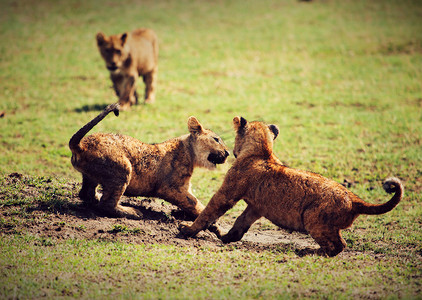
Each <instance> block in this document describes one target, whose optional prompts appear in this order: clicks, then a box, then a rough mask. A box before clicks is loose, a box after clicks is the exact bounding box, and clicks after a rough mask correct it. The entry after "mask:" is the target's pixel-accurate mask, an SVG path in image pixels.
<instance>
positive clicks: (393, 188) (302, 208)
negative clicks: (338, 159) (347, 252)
mask: <svg viewBox="0 0 422 300" xmlns="http://www.w3.org/2000/svg"><path fill="white" fill-rule="evenodd" d="M233 123H234V128H235V131H236V139H235V146H234V150H233V154H234V155H235V157H237V159H236V161H235V163H234V164H233V166H232V167H231V168H230V169H229V171H228V172H227V175H226V177H225V179H224V182H223V184H222V186H221V187H220V189H219V190H218V191H217V193H216V194H215V195H214V196H213V197H212V198H211V200H210V202H209V203H208V205H207V206H206V208H205V209H204V211H203V212H202V213H201V214H200V215H199V217H198V218H197V219H196V220H195V222H194V223H193V224H192V225H191V226H188V224H181V225H180V227H179V229H180V231H181V232H182V233H184V234H185V235H188V236H194V235H196V234H197V233H198V232H199V231H201V230H204V229H206V228H207V227H208V226H209V225H210V224H213V223H214V222H215V220H217V219H218V218H219V217H220V216H222V215H223V214H224V213H225V212H226V211H227V210H228V209H230V208H231V207H233V205H235V204H236V203H237V201H239V200H240V199H243V200H244V201H245V202H246V203H247V204H248V206H247V208H246V209H245V211H244V212H243V213H242V214H241V215H240V216H239V217H238V218H237V220H236V222H235V223H234V226H233V228H232V229H230V231H229V232H228V233H227V234H226V235H224V236H222V238H221V239H222V241H223V242H224V243H229V242H234V241H238V240H240V239H241V238H242V237H243V235H244V234H245V232H246V231H248V229H249V227H250V226H251V225H252V224H253V223H254V222H255V221H256V220H258V219H259V218H260V217H265V218H267V219H268V220H270V221H271V222H273V223H274V224H275V225H277V226H279V227H282V228H286V229H289V230H296V231H300V232H304V233H309V234H310V235H311V236H312V237H313V238H314V240H315V241H316V242H317V243H318V244H319V245H320V246H321V249H322V250H323V251H324V252H325V253H326V254H328V255H329V256H335V255H337V254H338V253H340V252H341V251H342V250H343V249H344V248H345V247H346V242H345V241H344V239H343V238H342V237H341V234H340V230H341V229H345V228H348V227H349V226H351V225H352V223H353V221H354V220H355V219H356V217H357V216H359V215H360V214H369V215H378V214H383V213H386V212H388V211H390V210H392V209H393V208H394V207H395V206H396V205H397V204H398V203H399V202H400V200H401V198H402V195H403V186H402V184H401V182H400V180H399V179H397V178H389V179H387V180H386V181H385V182H384V184H383V187H384V189H385V191H386V192H387V193H395V194H394V196H393V197H392V198H391V199H390V200H389V201H388V202H386V203H384V204H380V205H377V204H370V203H366V202H364V201H363V200H361V199H360V198H359V197H358V196H356V195H355V194H353V193H352V192H350V191H349V190H347V189H346V188H345V187H343V186H342V185H340V184H338V183H336V182H334V181H333V180H330V179H327V178H325V177H323V176H321V175H318V174H314V173H311V172H306V171H300V170H296V169H292V168H288V167H286V166H284V165H283V164H282V163H281V162H280V160H278V158H277V157H276V156H275V154H274V153H273V140H274V139H275V138H276V137H277V135H278V133H279V130H278V128H277V126H275V125H269V126H268V125H266V124H264V123H262V122H247V121H246V120H245V119H244V118H240V117H235V118H234V119H233Z"/></svg>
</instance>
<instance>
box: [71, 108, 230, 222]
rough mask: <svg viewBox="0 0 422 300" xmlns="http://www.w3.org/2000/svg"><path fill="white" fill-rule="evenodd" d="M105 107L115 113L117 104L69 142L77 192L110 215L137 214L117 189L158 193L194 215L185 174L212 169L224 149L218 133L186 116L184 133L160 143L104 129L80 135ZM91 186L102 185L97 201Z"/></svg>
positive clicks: (221, 160)
mask: <svg viewBox="0 0 422 300" xmlns="http://www.w3.org/2000/svg"><path fill="white" fill-rule="evenodd" d="M111 111H114V112H115V114H116V115H117V114H118V104H112V105H109V106H107V107H106V108H105V109H104V111H103V112H101V113H100V114H99V115H98V116H97V117H96V118H94V119H93V120H92V121H90V122H89V123H88V124H86V125H85V126H84V127H82V128H81V129H80V130H79V131H78V132H76V133H75V134H74V135H73V137H72V138H71V139H70V141H69V148H70V150H71V151H72V160H71V161H72V165H73V166H74V168H75V169H76V170H78V171H79V172H81V173H82V188H81V191H80V192H79V197H80V198H81V199H82V200H83V201H84V202H85V203H86V204H89V205H95V206H99V208H100V209H102V210H103V211H104V212H105V213H106V214H108V215H110V216H113V217H127V218H134V219H139V218H140V217H141V215H140V213H139V212H138V211H137V210H135V209H134V208H131V207H124V206H121V205H119V200H120V197H121V196H122V195H123V194H124V195H128V196H145V197H158V198H162V199H164V200H166V201H168V202H170V203H172V204H174V205H176V206H178V207H179V208H181V209H183V210H184V211H185V212H187V213H188V214H190V215H192V216H193V217H197V216H198V215H199V213H200V212H201V211H202V210H203V208H204V206H203V205H202V203H201V202H199V201H198V200H197V199H196V198H195V196H194V195H192V193H191V190H190V179H191V176H192V173H193V170H194V168H195V167H205V168H208V169H211V170H212V169H215V167H216V165H217V164H222V163H224V162H225V161H226V158H227V156H228V155H229V152H228V149H227V147H226V145H225V144H224V142H223V141H222V140H221V138H220V137H219V136H218V135H216V134H215V133H214V132H212V131H211V130H208V129H205V128H203V127H202V125H201V124H200V123H199V122H198V120H197V119H196V118H195V117H190V118H189V120H188V128H189V132H190V134H186V135H183V136H181V137H177V138H173V139H170V140H168V141H165V142H163V143H161V144H152V145H150V144H145V143H143V142H141V141H139V140H137V139H135V138H132V137H130V136H125V135H118V134H109V133H94V134H92V135H90V136H87V137H84V136H85V135H86V134H87V133H88V132H89V131H90V130H91V129H92V128H93V127H94V126H95V125H96V124H98V122H100V121H101V120H102V119H104V118H105V117H106V116H107V114H109V113H110V112H111ZM97 185H101V186H102V189H103V195H102V197H101V200H99V199H98V197H97V195H96V187H97Z"/></svg>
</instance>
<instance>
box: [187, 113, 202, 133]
mask: <svg viewBox="0 0 422 300" xmlns="http://www.w3.org/2000/svg"><path fill="white" fill-rule="evenodd" d="M188 128H189V132H190V133H201V132H202V130H203V128H202V125H201V123H199V121H198V119H197V118H195V117H193V116H192V117H189V119H188Z"/></svg>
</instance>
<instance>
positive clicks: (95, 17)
mask: <svg viewBox="0 0 422 300" xmlns="http://www.w3.org/2000/svg"><path fill="white" fill-rule="evenodd" d="M421 15H422V5H421V4H420V1H411V0H404V1H398V0H388V1H380V0H379V1H378V0H376V1H369V2H368V1H349V0H347V1H341V2H335V1H313V2H310V3H307V2H298V1H288V0H283V1H273V0H268V1H260V2H257V1H252V0H246V1H238V0H233V1H217V2H208V1H194V2H193V1H188V0H182V1H135V0H133V1H120V2H117V1H111V0H110V1H105V2H104V1H96V0H90V1H81V0H72V1H53V0H41V1H37V2H34V1H30V0H23V1H18V2H16V1H12V0H5V1H2V2H1V3H0V32H1V36H2V39H1V41H0V54H1V58H0V70H1V72H0V82H1V83H0V86H1V90H2V93H1V94H0V111H4V112H5V116H4V117H3V118H1V119H0V124H1V125H0V126H1V130H0V153H1V155H0V175H5V174H9V173H12V172H19V173H23V174H26V175H30V177H28V178H29V179H28V180H33V181H34V182H33V183H32V184H36V185H37V186H39V188H40V193H39V194H38V195H37V196H36V197H35V198H34V197H33V198H30V199H28V198H27V197H26V196H25V192H24V190H22V189H20V188H19V186H12V187H11V186H2V187H1V189H2V193H3V194H8V195H9V196H8V198H7V200H5V201H3V202H2V203H0V205H1V206H6V205H8V206H15V207H16V208H17V209H16V210H17V213H18V211H19V208H20V207H25V206H31V205H35V204H38V203H40V202H41V203H44V204H45V205H47V206H49V207H51V209H52V210H53V211H54V208H55V207H56V208H57V207H58V206H60V205H66V202H65V201H64V200H63V199H66V197H67V196H68V194H66V193H68V190H64V189H62V188H61V186H62V185H63V184H64V182H67V181H71V182H73V181H78V182H79V181H80V174H79V173H78V172H77V171H75V170H74V169H73V168H72V166H71V164H70V151H69V149H68V146H67V144H68V141H69V139H70V137H71V136H72V134H73V133H74V132H76V130H78V129H79V128H80V127H81V126H82V125H83V124H85V123H86V122H87V121H89V120H90V119H92V118H93V117H94V116H95V115H97V114H98V112H99V110H100V109H101V108H102V107H104V106H106V105H107V104H108V103H111V102H113V101H115V100H116V97H115V95H114V94H113V91H112V89H111V84H110V81H109V79H108V74H107V72H106V70H105V67H104V63H103V61H102V60H101V58H100V55H99V53H98V51H97V49H96V45H95V34H96V33H97V32H98V31H103V32H104V33H106V34H114V33H120V32H123V31H126V30H130V29H134V28H137V27H150V28H153V29H154V30H155V31H156V32H157V34H158V36H159V40H160V58H159V66H160V69H159V82H158V86H157V89H158V90H157V101H156V103H155V104H154V105H148V106H144V105H139V106H137V107H134V108H133V109H132V110H131V111H128V112H124V113H122V114H121V115H120V116H119V117H118V118H115V117H114V116H112V115H110V116H109V117H107V118H106V119H105V120H104V121H103V122H101V123H100V124H99V125H98V126H97V127H96V128H94V130H93V132H97V131H108V132H119V133H123V134H127V135H131V136H134V137H137V138H139V139H141V140H143V141H145V142H151V143H152V142H160V141H164V140H166V139H168V138H171V137H174V136H178V135H182V134H185V133H187V125H186V121H187V118H188V117H189V116H190V115H195V116H196V117H198V119H199V120H200V121H201V122H202V123H203V124H204V125H205V126H206V127H208V128H210V129H212V130H214V131H215V132H217V133H218V134H220V135H221V137H222V138H223V139H224V140H225V142H226V143H227V145H228V146H229V147H230V148H232V147H233V141H234V132H233V130H232V123H231V120H232V119H233V117H234V116H236V115H241V116H243V117H245V118H246V119H248V120H262V121H265V122H268V123H274V124H277V125H278V126H279V127H280V130H281V131H280V135H279V137H278V139H277V140H276V142H275V152H276V153H277V155H278V156H279V158H280V159H281V160H282V161H284V162H286V163H287V164H289V165H290V166H293V167H296V168H300V169H307V170H312V171H314V172H318V173H320V174H322V175H324V176H327V177H329V178H333V179H334V180H336V181H338V182H343V180H344V179H348V180H350V181H352V182H353V185H352V187H351V190H352V191H353V192H355V193H357V194H358V195H360V196H361V197H362V198H363V199H365V200H367V201H369V202H383V201H385V200H386V199H387V197H386V194H385V193H384V191H383V190H382V188H381V184H380V182H381V181H382V180H383V179H384V178H386V177H388V176H390V175H394V176H398V177H399V178H401V179H402V180H403V182H404V184H405V189H406V190H405V198H404V200H403V202H402V203H401V204H400V205H399V206H398V207H397V208H396V209H395V210H394V211H392V212H391V213H389V214H386V215H383V216H379V217H371V216H368V217H365V216H363V217H360V218H359V219H358V221H357V222H355V225H354V227H353V228H352V229H351V230H348V231H346V232H345V234H344V235H345V238H346V240H347V242H348V245H349V247H351V248H352V249H353V250H356V251H358V250H359V251H361V250H362V251H363V252H362V253H363V254H362V255H358V256H357V257H353V258H350V259H342V258H335V259H323V258H320V257H316V256H310V257H302V258H299V257H297V256H296V255H295V254H294V253H293V252H292V253H284V252H283V253H277V252H276V253H271V252H262V253H248V252H245V251H242V250H236V249H234V250H233V251H227V250H226V249H224V250H221V251H212V250H209V249H199V250H198V249H195V248H179V247H176V246H168V245H167V246H166V245H154V246H145V245H128V244H124V243H118V242H116V243H111V242H101V241H96V240H93V241H79V240H69V241H49V240H48V239H47V240H44V242H41V241H39V240H38V238H37V237H34V236H27V235H25V234H22V233H16V234H15V235H1V236H0V244H1V250H2V251H1V257H0V266H1V267H0V272H1V276H0V277H1V278H2V284H1V287H0V295H2V297H7V298H8V297H10V298H13V297H14V296H16V297H18V296H19V297H24V298H27V297H40V296H43V295H45V296H48V297H57V296H65V297H77V296H81V297H86V298H92V297H102V296H108V297H114V296H118V297H122V298H138V297H144V298H169V297H171V298H190V297H197V298H229V297H230V298H232V297H234V298H240V297H245V298H260V297H261V298H296V297H315V298H322V297H327V298H350V297H355V296H356V297H377V296H381V297H387V296H391V297H407V296H408V297H420V278H421V273H420V264H421V258H420V249H421V247H422V246H421V239H422V238H421V234H420V232H421V224H422V219H421V215H422V212H421V208H420V200H421V198H420V194H421V184H420V178H421V175H422V171H421V170H422V164H421V161H422V151H421V136H422V113H421V112H422V87H421V82H422V22H421V21H420V16H421ZM142 89H143V88H142V87H139V88H138V91H139V92H141V91H142ZM232 161H233V158H231V160H229V163H228V164H226V165H224V166H221V167H219V169H218V170H217V171H213V172H209V171H206V170H197V171H195V174H194V177H193V180H192V184H193V190H194V193H195V195H196V196H197V197H198V198H199V199H201V201H203V202H204V203H206V202H207V201H208V200H209V199H210V197H211V196H212V194H213V193H214V192H215V190H216V189H217V188H218V186H219V185H220V184H221V182H222V179H223V177H224V174H225V172H226V171H227V169H228V168H229V167H230V164H231V162H232ZM34 178H36V179H34ZM40 178H43V179H40ZM52 178H58V180H59V183H57V184H56V183H54V184H53V187H51V186H52V185H51V182H48V180H53V179H52ZM54 180H56V179H54ZM47 186H49V187H50V188H49V189H47V188H46V187H47ZM54 186H56V187H54ZM31 203H32V204H31ZM57 205H58V206H57ZM243 207H244V204H243V203H240V204H239V205H238V206H236V207H235V208H234V209H233V210H231V211H230V214H233V216H237V215H238V214H239V212H240V210H241V208H243ZM20 213H21V214H23V213H24V212H20ZM1 222H6V223H7V222H11V221H10V220H9V221H7V220H5V219H4V218H2V219H1ZM3 225H4V224H2V226H3ZM6 225H7V224H5V225H4V226H6ZM9 225H10V224H9ZM81 230H83V228H81ZM110 230H115V231H116V232H126V233H128V234H131V233H133V234H139V233H137V232H130V231H128V229H127V228H124V227H116V228H111V229H110ZM141 230H142V229H141ZM379 241H382V243H379ZM402 249H413V250H411V251H410V252H411V255H409V256H400V255H399V256H398V257H397V259H396V258H394V257H395V255H397V254H398V253H402V252H400V251H402ZM415 249H416V250H415ZM418 249H419V250H418ZM365 251H374V252H375V253H379V254H384V255H385V260H379V259H378V258H374V257H372V256H371V254H367V253H366V252H365ZM59 262H60V263H59ZM84 268H85V269H84ZM39 274H41V275H39ZM135 283H136V284H135Z"/></svg>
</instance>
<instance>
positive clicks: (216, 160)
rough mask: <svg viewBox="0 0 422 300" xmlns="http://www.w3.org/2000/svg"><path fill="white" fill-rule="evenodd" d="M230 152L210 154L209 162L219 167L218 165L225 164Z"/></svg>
mask: <svg viewBox="0 0 422 300" xmlns="http://www.w3.org/2000/svg"><path fill="white" fill-rule="evenodd" d="M229 155H230V153H229V151H227V150H225V151H224V153H210V154H209V155H208V161H210V162H211V163H213V164H215V165H217V164H224V162H225V161H226V158H227V156H229Z"/></svg>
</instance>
